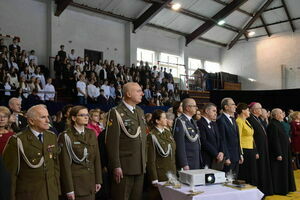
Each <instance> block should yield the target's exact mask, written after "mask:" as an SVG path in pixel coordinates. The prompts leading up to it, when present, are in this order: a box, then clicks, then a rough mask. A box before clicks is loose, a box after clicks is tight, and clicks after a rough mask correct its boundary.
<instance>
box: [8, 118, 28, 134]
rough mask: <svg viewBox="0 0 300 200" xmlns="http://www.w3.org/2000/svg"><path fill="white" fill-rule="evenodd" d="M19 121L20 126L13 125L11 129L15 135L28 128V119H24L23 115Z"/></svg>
mask: <svg viewBox="0 0 300 200" xmlns="http://www.w3.org/2000/svg"><path fill="white" fill-rule="evenodd" d="M18 120H19V125H17V123H16V122H15V123H12V124H11V128H12V129H13V131H14V132H15V133H18V132H20V131H22V130H24V129H25V128H26V127H27V125H28V124H27V118H26V117H24V116H23V115H18Z"/></svg>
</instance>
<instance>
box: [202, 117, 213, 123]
mask: <svg viewBox="0 0 300 200" xmlns="http://www.w3.org/2000/svg"><path fill="white" fill-rule="evenodd" d="M203 118H204V119H205V120H206V121H207V123H208V124H210V122H211V120H209V119H207V118H206V117H204V116H203Z"/></svg>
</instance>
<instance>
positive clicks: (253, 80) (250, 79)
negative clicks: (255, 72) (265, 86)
mask: <svg viewBox="0 0 300 200" xmlns="http://www.w3.org/2000/svg"><path fill="white" fill-rule="evenodd" d="M248 80H249V81H251V82H256V80H255V79H253V78H248Z"/></svg>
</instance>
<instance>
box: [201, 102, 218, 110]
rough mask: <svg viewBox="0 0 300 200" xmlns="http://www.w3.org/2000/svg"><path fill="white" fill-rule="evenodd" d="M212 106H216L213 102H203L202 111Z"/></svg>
mask: <svg viewBox="0 0 300 200" xmlns="http://www.w3.org/2000/svg"><path fill="white" fill-rule="evenodd" d="M212 107H215V108H216V107H217V106H216V105H215V104H214V103H211V102H209V103H207V104H205V105H204V106H203V108H202V109H203V111H204V112H205V111H206V110H209V109H211V108H212Z"/></svg>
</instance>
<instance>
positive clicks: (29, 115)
mask: <svg viewBox="0 0 300 200" xmlns="http://www.w3.org/2000/svg"><path fill="white" fill-rule="evenodd" d="M41 107H42V108H45V109H46V110H47V106H45V105H44V104H38V105H35V106H32V107H31V108H29V109H28V111H27V113H26V117H27V119H35V118H36V116H37V113H38V112H37V111H38V108H41Z"/></svg>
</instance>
